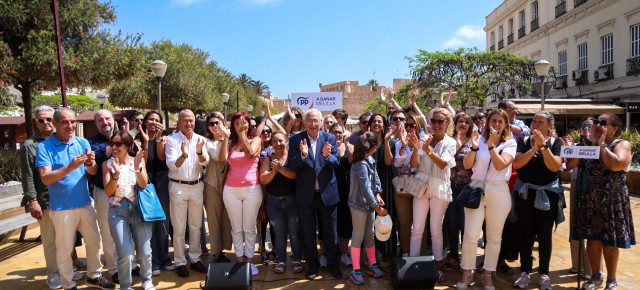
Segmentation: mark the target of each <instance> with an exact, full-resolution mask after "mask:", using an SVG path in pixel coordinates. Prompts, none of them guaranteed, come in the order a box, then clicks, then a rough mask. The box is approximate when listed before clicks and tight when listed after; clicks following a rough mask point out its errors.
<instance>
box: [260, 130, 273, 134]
mask: <svg viewBox="0 0 640 290" xmlns="http://www.w3.org/2000/svg"><path fill="white" fill-rule="evenodd" d="M262 134H271V130H262Z"/></svg>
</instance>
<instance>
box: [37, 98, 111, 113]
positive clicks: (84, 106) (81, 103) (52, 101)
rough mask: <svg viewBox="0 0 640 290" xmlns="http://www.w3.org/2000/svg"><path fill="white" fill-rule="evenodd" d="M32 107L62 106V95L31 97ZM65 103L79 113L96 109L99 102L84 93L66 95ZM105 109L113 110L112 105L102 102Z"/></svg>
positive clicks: (98, 106) (98, 107)
mask: <svg viewBox="0 0 640 290" xmlns="http://www.w3.org/2000/svg"><path fill="white" fill-rule="evenodd" d="M32 104H33V107H38V106H41V105H47V106H50V107H54V108H55V107H59V106H62V96H61V95H52V96H39V97H35V98H33V103H32ZM67 104H68V105H69V108H70V109H71V110H73V111H74V112H75V113H76V114H78V115H79V114H81V113H83V112H86V111H96V110H99V109H100V103H99V102H98V100H97V99H96V98H92V97H88V96H85V95H67ZM104 108H105V109H109V110H113V109H114V108H113V106H112V105H111V104H109V103H106V104H104Z"/></svg>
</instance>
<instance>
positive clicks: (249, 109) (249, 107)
mask: <svg viewBox="0 0 640 290" xmlns="http://www.w3.org/2000/svg"><path fill="white" fill-rule="evenodd" d="M251 111H253V106H252V105H248V106H247V112H249V118H251Z"/></svg>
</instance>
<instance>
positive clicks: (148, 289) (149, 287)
mask: <svg viewBox="0 0 640 290" xmlns="http://www.w3.org/2000/svg"><path fill="white" fill-rule="evenodd" d="M158 271H160V270H158ZM142 289H144V290H156V287H155V286H153V283H152V282H151V280H147V281H144V282H142Z"/></svg>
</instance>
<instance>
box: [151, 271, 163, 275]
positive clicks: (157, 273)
mask: <svg viewBox="0 0 640 290" xmlns="http://www.w3.org/2000/svg"><path fill="white" fill-rule="evenodd" d="M160 274H162V271H160V269H153V271H151V275H153V276H159V275H160Z"/></svg>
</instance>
